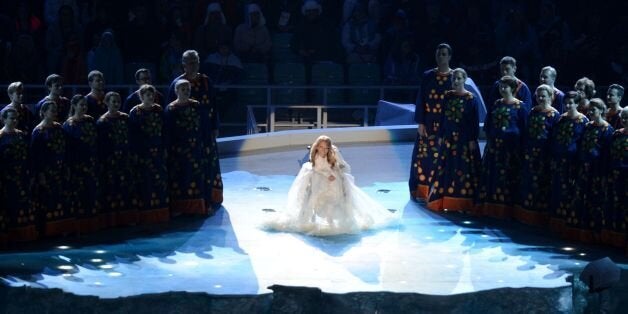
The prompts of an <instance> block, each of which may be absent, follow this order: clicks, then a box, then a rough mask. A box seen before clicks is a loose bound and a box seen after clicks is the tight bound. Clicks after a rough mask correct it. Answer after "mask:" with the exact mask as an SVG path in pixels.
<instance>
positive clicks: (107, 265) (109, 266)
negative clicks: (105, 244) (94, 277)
mask: <svg viewBox="0 0 628 314" xmlns="http://www.w3.org/2000/svg"><path fill="white" fill-rule="evenodd" d="M98 267H100V268H101V269H113V265H109V264H105V265H100V266H98Z"/></svg>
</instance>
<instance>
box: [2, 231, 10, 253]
mask: <svg viewBox="0 0 628 314" xmlns="http://www.w3.org/2000/svg"><path fill="white" fill-rule="evenodd" d="M7 243H9V241H7V235H6V234H0V250H3V249H6V248H7Z"/></svg>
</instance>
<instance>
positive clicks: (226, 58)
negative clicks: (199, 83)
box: [202, 42, 242, 84]
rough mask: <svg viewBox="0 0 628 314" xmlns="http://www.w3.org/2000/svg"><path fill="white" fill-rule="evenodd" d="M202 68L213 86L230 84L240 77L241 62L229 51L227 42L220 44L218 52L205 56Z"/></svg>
mask: <svg viewBox="0 0 628 314" xmlns="http://www.w3.org/2000/svg"><path fill="white" fill-rule="evenodd" d="M202 67H203V68H204V70H203V71H202V72H205V73H209V75H208V76H209V78H210V79H211V80H212V82H213V83H214V84H232V83H235V82H237V81H238V80H239V79H240V77H241V75H242V62H241V61H240V58H238V56H236V55H235V54H233V52H232V51H231V44H230V43H229V42H222V43H220V44H219V45H218V51H217V52H215V53H212V54H210V55H209V56H207V58H205V61H203V65H202Z"/></svg>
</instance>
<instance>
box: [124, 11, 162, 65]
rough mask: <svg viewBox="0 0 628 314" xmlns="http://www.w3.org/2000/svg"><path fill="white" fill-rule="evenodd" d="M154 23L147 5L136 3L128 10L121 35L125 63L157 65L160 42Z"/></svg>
mask: <svg viewBox="0 0 628 314" xmlns="http://www.w3.org/2000/svg"><path fill="white" fill-rule="evenodd" d="M156 22H157V21H156V18H155V17H154V15H153V14H152V12H151V11H150V9H149V7H148V4H147V3H144V2H138V3H137V5H135V6H133V7H132V8H131V9H130V10H129V14H128V20H127V21H126V25H125V27H124V32H123V33H122V35H123V38H122V43H123V51H124V57H125V61H126V62H150V63H155V64H156V63H157V61H158V60H159V44H160V43H161V41H160V34H159V32H158V25H157V23H156Z"/></svg>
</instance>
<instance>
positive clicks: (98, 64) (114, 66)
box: [87, 30, 124, 117]
mask: <svg viewBox="0 0 628 314" xmlns="http://www.w3.org/2000/svg"><path fill="white" fill-rule="evenodd" d="M90 60H91V62H90ZM87 65H88V68H87V69H88V70H89V71H93V70H98V71H100V72H102V73H103V75H106V76H107V80H108V81H109V83H111V84H122V83H123V80H122V69H123V66H124V63H123V62H122V54H121V53H120V49H118V45H116V42H115V40H114V37H113V33H112V31H111V30H107V31H105V32H104V33H102V35H101V36H100V42H99V43H98V46H97V47H96V49H94V51H93V54H91V55H88V62H87ZM99 117H100V116H99Z"/></svg>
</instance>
